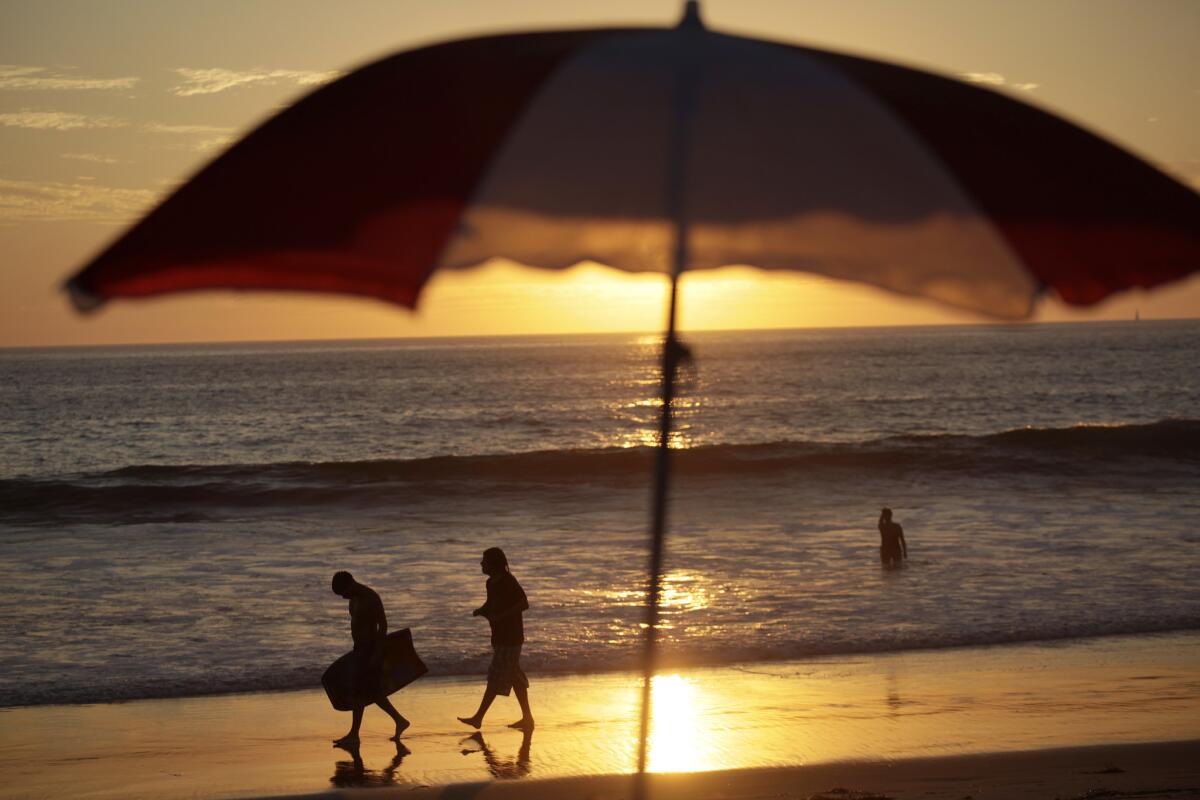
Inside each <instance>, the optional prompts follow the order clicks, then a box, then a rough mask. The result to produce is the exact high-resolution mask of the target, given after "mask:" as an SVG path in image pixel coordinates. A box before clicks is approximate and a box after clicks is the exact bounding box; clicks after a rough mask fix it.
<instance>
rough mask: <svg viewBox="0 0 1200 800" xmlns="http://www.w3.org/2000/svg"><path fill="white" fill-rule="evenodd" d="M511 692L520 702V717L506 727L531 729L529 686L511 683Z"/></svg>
mask: <svg viewBox="0 0 1200 800" xmlns="http://www.w3.org/2000/svg"><path fill="white" fill-rule="evenodd" d="M513 694H515V695H516V696H517V702H518V703H520V704H521V718H520V719H519V720H517V721H516V722H514V723H512V724H511V725H509V726H508V727H510V728H519V729H521V730H523V731H531V730H533V712H532V711H530V710H529V687H528V686H517V685H515V684H514V685H513Z"/></svg>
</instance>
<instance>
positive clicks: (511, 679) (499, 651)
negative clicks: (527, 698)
mask: <svg viewBox="0 0 1200 800" xmlns="http://www.w3.org/2000/svg"><path fill="white" fill-rule="evenodd" d="M487 685H488V688H489V689H491V690H492V691H493V692H495V693H496V694H502V695H504V696H505V697H508V693H509V692H510V691H512V687H514V686H518V687H520V688H522V689H524V688H528V687H529V679H528V678H526V677H525V673H524V671H523V670H522V669H521V645H519V644H514V645H512V646H511V647H496V648H495V649H494V650H493V652H492V663H491V665H490V666H488V683H487Z"/></svg>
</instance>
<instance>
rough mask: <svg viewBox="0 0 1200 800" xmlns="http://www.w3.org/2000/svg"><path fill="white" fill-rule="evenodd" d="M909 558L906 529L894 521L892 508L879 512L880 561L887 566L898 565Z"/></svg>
mask: <svg viewBox="0 0 1200 800" xmlns="http://www.w3.org/2000/svg"><path fill="white" fill-rule="evenodd" d="M907 558H908V543H907V542H905V541H904V529H903V528H901V527H900V525H899V524H898V523H896V522H892V510H891V509H890V508H885V509H883V510H882V511H880V512H879V561H880V562H881V563H882V564H883V565H884V566H885V567H898V566H900V562H901V561H903V560H905V559H907Z"/></svg>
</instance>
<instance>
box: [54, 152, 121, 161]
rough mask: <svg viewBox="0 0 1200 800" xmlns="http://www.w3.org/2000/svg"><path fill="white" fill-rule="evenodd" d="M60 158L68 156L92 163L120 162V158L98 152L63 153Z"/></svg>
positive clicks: (75, 159)
mask: <svg viewBox="0 0 1200 800" xmlns="http://www.w3.org/2000/svg"><path fill="white" fill-rule="evenodd" d="M60 157H61V158H69V159H71V160H72V161H88V162H90V163H92V164H120V163H121V160H120V159H118V158H113V157H112V156H102V155H99V154H98V153H63V154H62V155H61V156H60Z"/></svg>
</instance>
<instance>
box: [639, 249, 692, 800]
mask: <svg viewBox="0 0 1200 800" xmlns="http://www.w3.org/2000/svg"><path fill="white" fill-rule="evenodd" d="M680 233H682V231H680ZM680 238H681V239H682V238H683V237H682V236H681V237H680ZM683 256H684V253H683V250H682V245H681V244H677V246H676V264H675V266H676V268H675V269H673V270H672V271H671V297H670V302H669V304H668V311H667V335H666V338H665V339H664V340H663V352H662V411H661V413H660V414H659V420H658V449H657V451H656V454H655V464H654V510H653V517H652V520H651V523H652V524H651V543H650V567H649V572H650V586H649V592H648V594H649V596H648V597H647V599H646V639H645V643H644V646H645V650H644V652H643V654H642V719H641V728H640V731H639V735H638V779H637V787H636V791H635V792H634V797H639V798H640V797H644V796H645V776H646V757H647V751H648V749H649V741H650V717H651V700H652V698H651V684H652V683H653V679H654V668H655V650H656V648H657V646H658V618H659V601H660V598H661V594H662V562H663V546H664V539H665V538H666V530H667V489H668V485H669V482H670V457H671V448H670V443H671V407H672V405H673V403H674V399H675V368H676V367H677V366H678V365H679V354H680V346H679V342H678V339H677V338H676V336H675V317H676V313H675V306H676V300H677V298H678V296H679V272H680V270H679V269H678V267H679V265H680V264H681V263H682V257H683Z"/></svg>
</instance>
